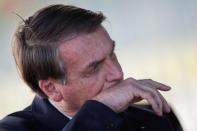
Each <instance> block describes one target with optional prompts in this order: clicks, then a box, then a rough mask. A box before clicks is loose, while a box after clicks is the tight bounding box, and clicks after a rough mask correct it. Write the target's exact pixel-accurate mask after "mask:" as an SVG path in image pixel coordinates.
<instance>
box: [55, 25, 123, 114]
mask: <svg viewBox="0 0 197 131" xmlns="http://www.w3.org/2000/svg"><path fill="white" fill-rule="evenodd" d="M114 47H115V43H114V41H112V40H111V38H110V37H109V35H108V33H107V32H106V30H105V29H104V28H103V27H99V28H98V29H97V30H96V31H94V32H93V33H89V34H81V35H79V36H77V37H76V38H74V39H72V40H70V41H67V42H65V43H63V44H61V45H60V46H59V48H58V49H59V53H60V55H61V57H62V58H63V60H64V62H65V63H66V68H67V83H66V85H64V86H63V87H61V89H60V91H61V94H62V96H63V99H64V101H65V103H66V106H67V107H69V108H70V110H75V111H78V110H79V109H80V107H81V106H82V105H83V104H84V102H85V101H86V100H90V99H92V98H93V97H94V96H96V95H97V94H99V93H100V92H102V91H103V90H105V89H106V88H109V87H110V86H112V85H114V84H116V83H118V82H119V81H121V80H122V79H123V73H122V69H121V66H120V64H119V63H118V60H117V58H116V55H115V53H114Z"/></svg>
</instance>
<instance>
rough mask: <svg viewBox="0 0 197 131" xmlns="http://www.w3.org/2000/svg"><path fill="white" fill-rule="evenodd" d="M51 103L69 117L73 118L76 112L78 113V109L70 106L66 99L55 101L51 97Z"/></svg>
mask: <svg viewBox="0 0 197 131" xmlns="http://www.w3.org/2000/svg"><path fill="white" fill-rule="evenodd" d="M49 101H50V103H51V104H52V105H53V106H54V107H55V108H56V109H57V110H58V111H59V112H61V113H62V114H63V115H65V116H66V117H68V118H70V119H71V118H72V117H73V116H75V114H76V113H77V111H76V110H73V109H71V108H68V107H69V106H68V105H67V104H65V102H64V101H61V102H55V101H53V100H51V99H49Z"/></svg>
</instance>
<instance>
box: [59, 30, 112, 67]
mask: <svg viewBox="0 0 197 131" xmlns="http://www.w3.org/2000/svg"><path fill="white" fill-rule="evenodd" d="M111 48H112V40H111V38H110V37H109V35H108V33H107V32H106V30H105V29H104V28H103V27H99V28H98V29H97V30H96V31H94V32H92V33H88V34H80V35H78V36H77V37H75V38H74V39H72V40H70V41H66V42H65V43H63V44H61V45H60V46H59V48H58V50H59V53H60V56H61V57H62V58H63V59H64V60H65V62H66V63H67V64H68V63H79V64H83V63H84V64H85V63H86V62H88V61H89V60H92V59H100V58H101V57H104V56H105V55H106V54H107V53H108V52H109V51H110V50H111ZM81 66H82V65H81Z"/></svg>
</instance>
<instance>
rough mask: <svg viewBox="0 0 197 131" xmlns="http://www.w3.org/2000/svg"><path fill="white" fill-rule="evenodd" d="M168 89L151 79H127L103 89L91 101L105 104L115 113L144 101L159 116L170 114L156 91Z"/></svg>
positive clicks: (165, 103)
mask: <svg viewBox="0 0 197 131" xmlns="http://www.w3.org/2000/svg"><path fill="white" fill-rule="evenodd" d="M170 89H171V88H170V87H168V86H166V85H164V84H161V83H158V82H156V81H153V80H151V79H144V80H135V79H133V78H128V79H126V80H123V81H122V82H120V83H118V84H116V85H115V86H112V87H110V88H107V89H105V90H104V91H102V92H101V93H100V94H98V95H97V96H96V97H94V98H93V99H94V100H97V101H99V102H101V103H103V104H105V105H106V106H108V107H109V108H111V109H112V110H113V111H115V112H117V113H119V112H122V111H124V110H125V109H127V108H128V106H129V105H131V104H132V103H135V102H138V101H141V100H143V99H145V100H147V102H148V103H149V104H150V105H151V106H152V108H153V110H154V111H155V112H156V113H157V114H158V115H160V116H161V115H162V114H163V112H170V107H169V105H168V103H167V102H166V100H165V99H164V97H163V96H162V95H161V94H160V93H159V91H158V90H161V91H168V90H170Z"/></svg>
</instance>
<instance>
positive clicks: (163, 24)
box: [0, 0, 197, 131]
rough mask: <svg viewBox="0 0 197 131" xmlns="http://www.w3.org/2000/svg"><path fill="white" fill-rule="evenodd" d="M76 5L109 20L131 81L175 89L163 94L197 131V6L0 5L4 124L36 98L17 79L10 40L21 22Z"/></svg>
mask: <svg viewBox="0 0 197 131" xmlns="http://www.w3.org/2000/svg"><path fill="white" fill-rule="evenodd" d="M56 3H61V4H71V5H76V6H80V7H83V8H87V9H90V10H94V11H102V12H103V13H104V14H105V15H106V16H107V21H106V22H104V26H105V27H106V28H107V30H108V32H109V34H110V35H111V37H112V39H114V40H115V41H116V43H117V45H116V53H117V56H118V58H119V61H120V63H121V65H122V68H123V71H124V73H125V78H126V77H129V76H131V77H134V78H136V79H144V78H151V79H153V80H156V81H160V82H162V83H165V84H167V85H169V86H171V87H172V90H171V91H170V92H162V94H163V95H164V96H165V98H166V99H167V100H168V102H169V103H170V105H171V106H172V108H173V110H174V111H175V113H176V115H177V116H178V118H179V120H180V122H181V124H182V125H183V127H184V129H185V131H196V130H197V126H196V122H195V121H197V88H196V86H197V1H196V0H80V1H79V0H78V1H77V0H54V1H53V0H0V45H1V48H0V83H1V87H0V118H3V117H4V116H6V115H7V114H9V113H11V112H13V111H17V110H20V109H23V108H24V107H25V106H27V105H29V104H30V103H31V101H32V99H33V96H34V94H33V93H32V92H31V91H30V90H29V89H28V87H27V86H26V85H25V84H24V83H23V81H22V80H21V79H20V78H19V75H18V74H17V70H16V68H15V64H14V59H13V57H12V53H11V39H12V35H13V33H14V31H15V29H16V26H17V24H18V23H19V22H20V21H21V19H20V18H19V17H18V16H16V15H14V14H13V13H12V12H15V13H18V14H19V15H21V16H22V17H23V18H28V16H30V15H32V14H33V13H34V12H35V11H36V10H38V9H40V8H42V7H44V6H47V5H49V4H56Z"/></svg>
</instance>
